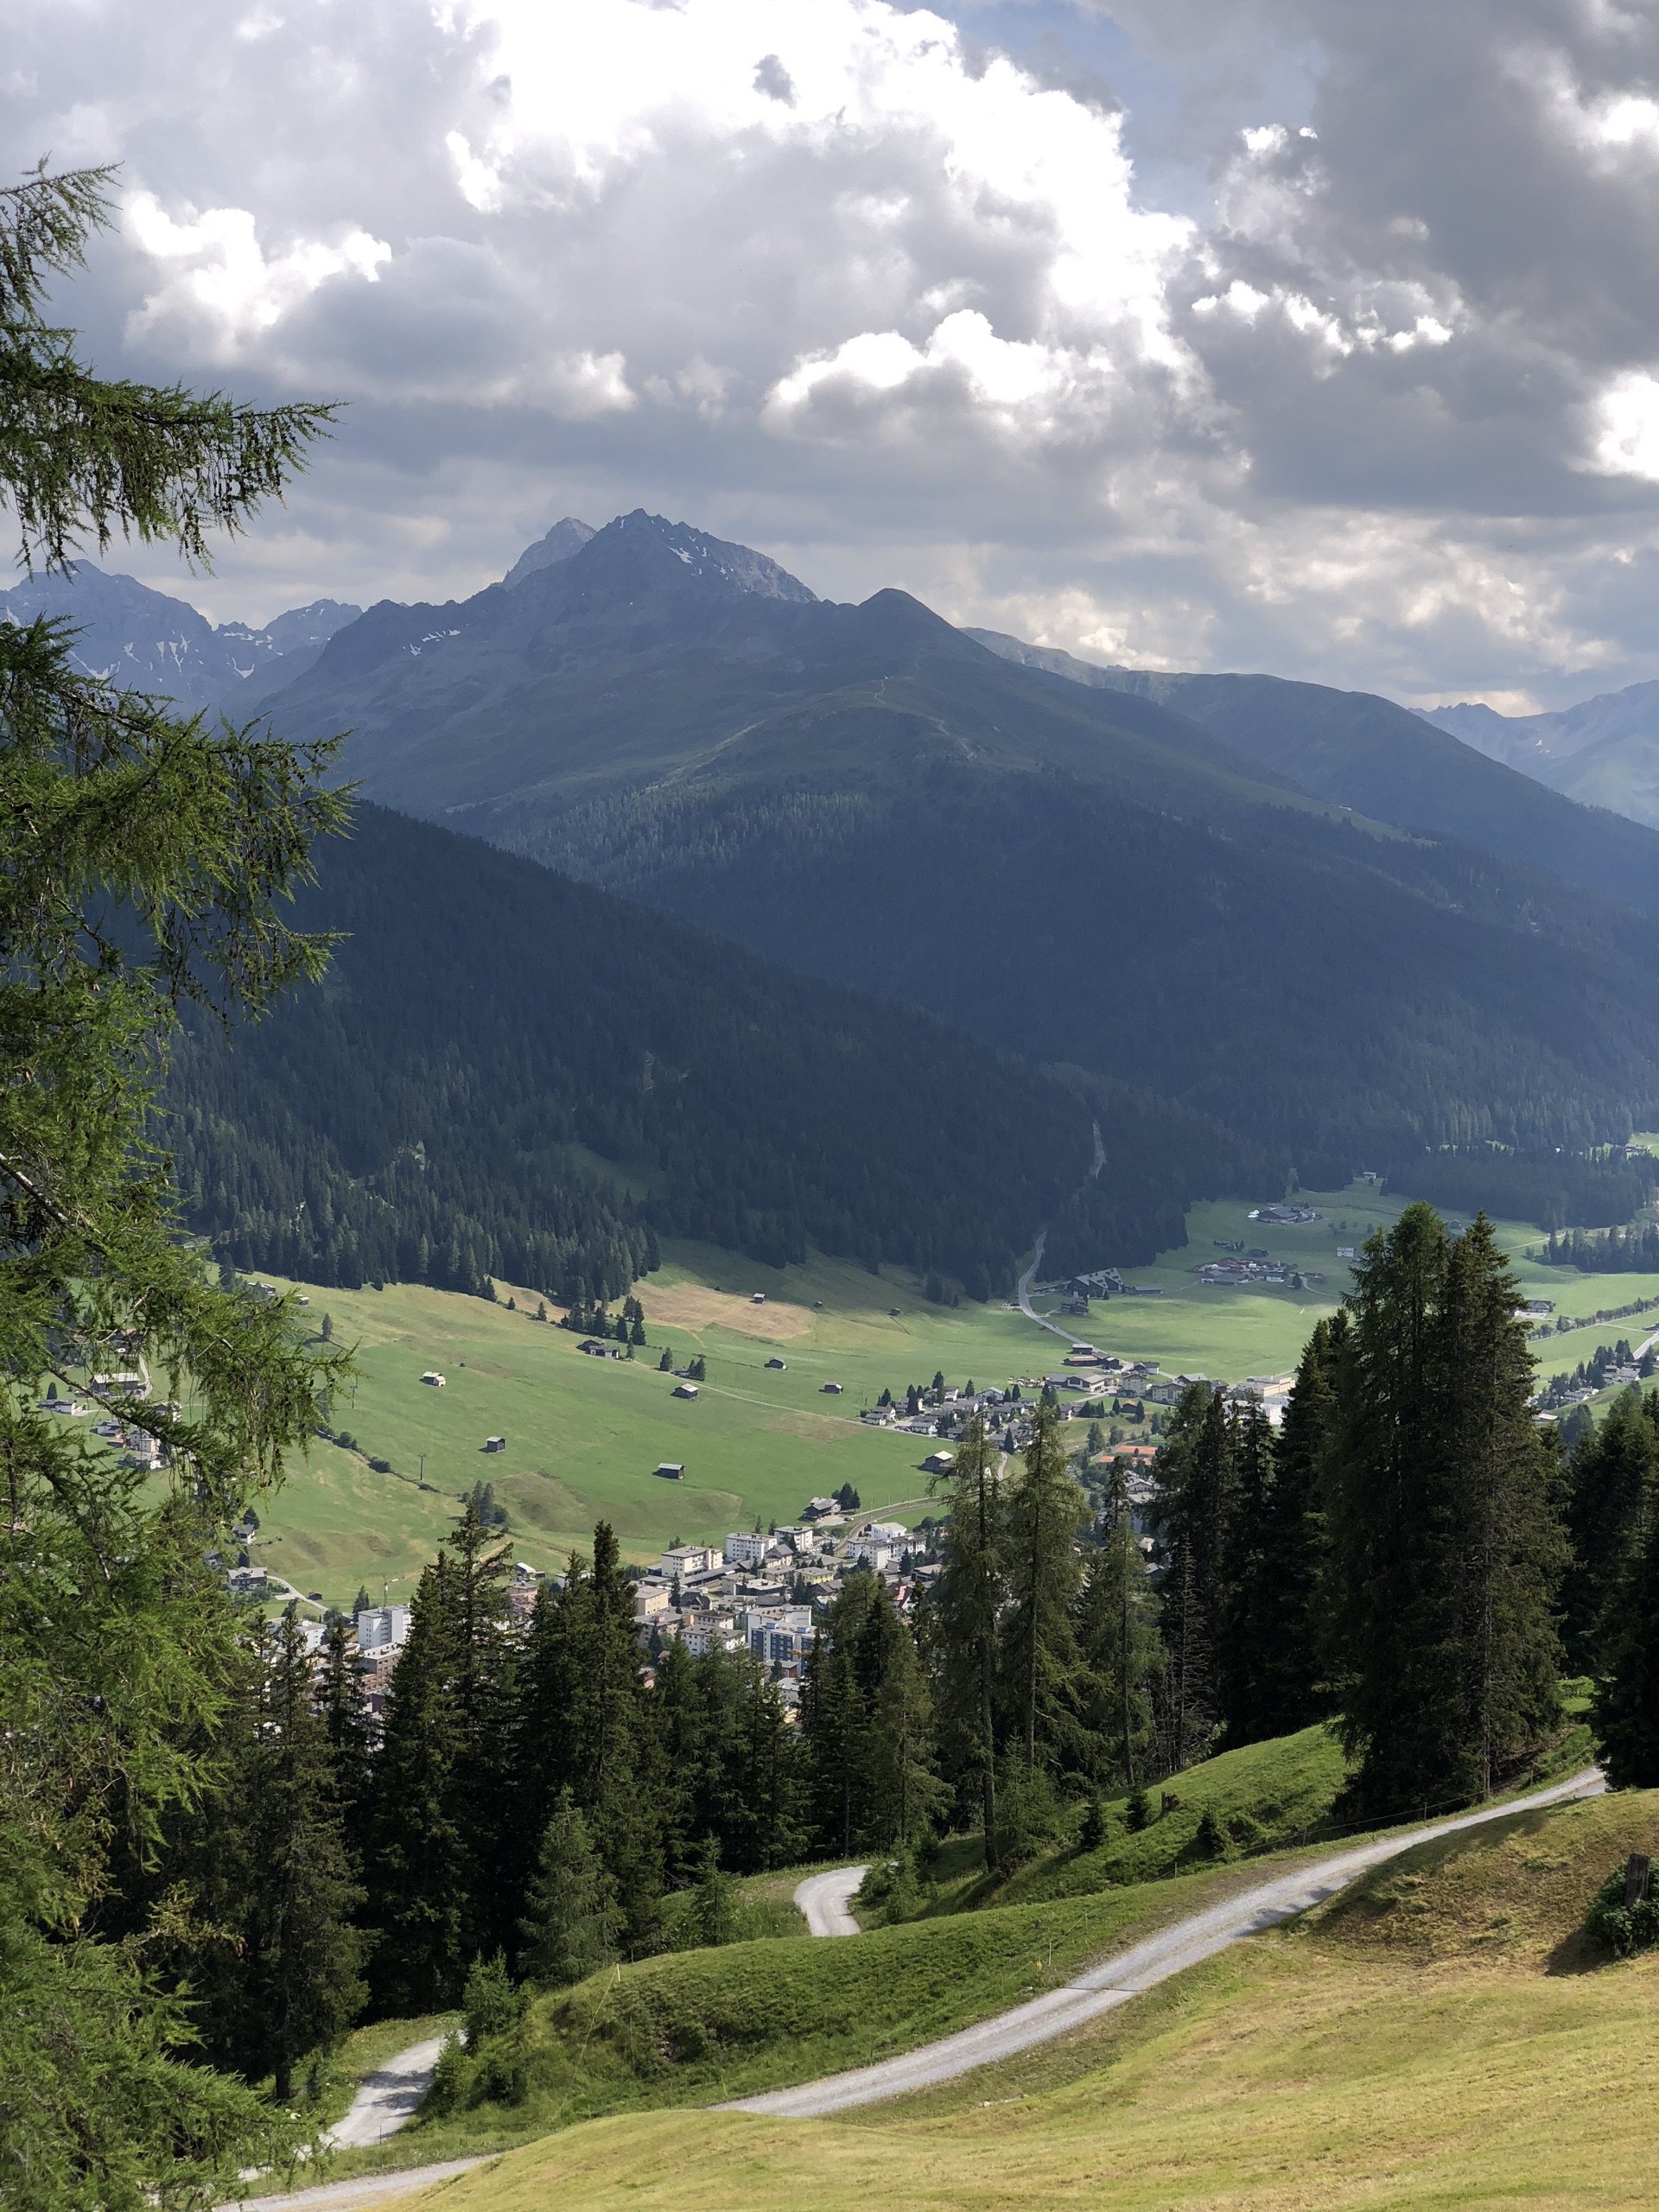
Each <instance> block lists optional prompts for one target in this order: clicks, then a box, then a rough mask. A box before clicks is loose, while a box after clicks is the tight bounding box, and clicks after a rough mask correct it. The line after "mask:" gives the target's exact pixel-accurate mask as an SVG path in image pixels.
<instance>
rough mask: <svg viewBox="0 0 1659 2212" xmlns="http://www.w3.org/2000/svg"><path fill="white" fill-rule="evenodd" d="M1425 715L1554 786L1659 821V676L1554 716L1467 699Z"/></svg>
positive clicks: (1635, 818)
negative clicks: (1503, 711) (1510, 711)
mask: <svg viewBox="0 0 1659 2212" xmlns="http://www.w3.org/2000/svg"><path fill="white" fill-rule="evenodd" d="M1423 720H1424V721H1429V722H1433V724H1434V726H1435V728H1437V729H1443V730H1448V731H1450V733H1451V734H1452V736H1453V737H1456V738H1459V739H1461V740H1462V741H1463V743H1464V744H1465V745H1471V746H1473V747H1475V749H1476V751H1477V752H1479V753H1486V754H1487V755H1489V757H1490V758H1491V759H1492V760H1503V761H1507V762H1508V763H1509V765H1510V766H1511V767H1514V768H1521V769H1523V770H1524V771H1525V772H1526V773H1527V774H1528V775H1529V776H1535V777H1536V778H1537V779H1538V781H1539V782H1540V783H1541V784H1548V785H1549V787H1550V789H1551V790H1552V791H1564V792H1565V793H1566V794H1567V797H1568V798H1575V799H1578V800H1580V801H1581V802H1582V803H1583V804H1585V805H1586V806H1605V807H1611V809H1612V810H1613V811H1614V812H1615V813H1618V814H1624V815H1628V816H1629V817H1630V820H1631V821H1632V822H1642V823H1647V824H1648V825H1649V827H1650V828H1659V683H1632V684H1631V685H1630V687H1629V689H1628V690H1624V691H1604V692H1602V693H1601V694H1600V695H1599V696H1598V697H1596V698H1594V699H1586V700H1585V701H1583V702H1581V704H1580V705H1579V706H1576V707H1563V708H1561V709H1560V710H1559V711H1558V712H1557V713H1554V714H1549V715H1500V714H1497V713H1495V712H1494V711H1493V709H1491V707H1484V706H1480V705H1471V704H1465V705H1462V706H1456V707H1435V708H1432V709H1425V710H1424V711H1423Z"/></svg>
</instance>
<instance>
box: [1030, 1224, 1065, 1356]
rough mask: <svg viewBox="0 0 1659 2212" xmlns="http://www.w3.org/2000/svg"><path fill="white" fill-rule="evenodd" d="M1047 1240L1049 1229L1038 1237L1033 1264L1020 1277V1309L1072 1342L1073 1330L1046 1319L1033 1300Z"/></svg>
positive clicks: (1049, 1330)
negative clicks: (1032, 1294) (1033, 1290)
mask: <svg viewBox="0 0 1659 2212" xmlns="http://www.w3.org/2000/svg"><path fill="white" fill-rule="evenodd" d="M1047 1242H1048V1231H1047V1230H1044V1231H1043V1233H1042V1235H1041V1236H1039V1238H1038V1239H1037V1249H1036V1250H1035V1251H1034V1252H1033V1254H1032V1255H1031V1265H1030V1266H1029V1267H1028V1268H1027V1269H1026V1272H1025V1273H1024V1274H1022V1275H1021V1276H1020V1288H1019V1291H1018V1293H1017V1296H1018V1298H1019V1300H1020V1312H1021V1313H1023V1314H1024V1315H1025V1317H1026V1319H1027V1321H1034V1322H1035V1323H1036V1324H1037V1325H1038V1327H1039V1329H1046V1330H1047V1331H1048V1332H1049V1333H1050V1335H1051V1336H1056V1337H1063V1338H1065V1342H1066V1343H1067V1344H1070V1343H1071V1332H1070V1331H1069V1330H1066V1329H1063V1328H1061V1327H1060V1325H1058V1322H1055V1321H1046V1320H1044V1319H1043V1317H1042V1315H1041V1314H1040V1313H1039V1312H1038V1311H1037V1309H1036V1307H1035V1306H1033V1304H1032V1302H1031V1286H1032V1285H1033V1282H1035V1281H1036V1280H1037V1270H1038V1268H1040V1267H1041V1266H1042V1264H1043V1247H1044V1245H1045V1244H1046V1243H1047Z"/></svg>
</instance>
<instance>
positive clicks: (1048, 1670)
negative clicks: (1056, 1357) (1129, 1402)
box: [999, 1406, 1094, 1777]
mask: <svg viewBox="0 0 1659 2212" xmlns="http://www.w3.org/2000/svg"><path fill="white" fill-rule="evenodd" d="M1087 1515H1088V1509H1087V1507H1086V1505H1085V1503H1084V1497H1083V1492H1082V1491H1081V1490H1080V1489H1079V1488H1078V1486H1077V1483H1076V1482H1075V1481H1074V1480H1073V1479H1072V1476H1071V1468H1070V1467H1069V1466H1068V1465H1067V1464H1066V1458H1065V1444H1064V1442H1063V1441H1062V1440H1061V1436H1060V1427H1059V1422H1058V1420H1057V1419H1056V1417H1055V1415H1054V1414H1052V1412H1051V1411H1050V1409H1049V1408H1047V1407H1046V1406H1043V1407H1039V1408H1038V1413H1037V1419H1036V1423H1035V1427H1034V1428H1033V1434H1032V1440H1031V1442H1030V1444H1029V1445H1028V1446H1027V1449H1026V1452H1025V1453H1024V1455H1023V1459H1022V1461H1021V1465H1020V1471H1019V1472H1018V1473H1017V1474H1016V1475H1015V1477H1014V1480H1013V1481H1012V1482H1011V1483H1010V1484H1009V1485H1008V1491H1007V1505H1006V1535H1005V1538H1004V1543H1005V1553H1004V1556H1005V1559H1006V1562H1007V1592H1008V1603H1007V1610H1006V1611H1005V1612H1004V1614H1003V1617H1002V1619H1001V1624H1000V1636H999V1645H1000V1651H999V1660H1000V1666H1001V1679H1002V1694H1003V1698H1004V1700H1005V1703H1006V1707H1007V1713H1008V1717H1009V1723H1010V1733H1011V1735H1012V1736H1013V1737H1014V1738H1017V1740H1018V1742H1019V1743H1020V1747H1021V1750H1022V1751H1023V1754H1024V1758H1025V1762H1026V1767H1027V1771H1028V1772H1033V1773H1034V1772H1035V1771H1036V1770H1037V1768H1038V1766H1039V1764H1040V1765H1041V1766H1042V1767H1043V1768H1044V1769H1045V1770H1046V1771H1047V1772H1048V1773H1049V1774H1050V1775H1051V1776H1052V1777H1058V1776H1060V1775H1062V1774H1065V1773H1087V1772H1089V1771H1090V1768H1091V1767H1092V1765H1093V1763H1094V1762H1093V1746H1092V1743H1091V1739H1090V1731H1089V1726H1088V1722H1087V1719H1085V1717H1084V1713H1085V1705H1086V1691H1085V1687H1084V1679H1083V1667H1082V1662H1081V1661H1080V1659H1079V1656H1078V1653H1077V1632H1076V1624H1075V1621H1074V1618H1073V1616H1074V1613H1075V1611H1076V1607H1077V1592H1078V1588H1079V1585H1080V1583H1081V1580H1082V1573H1083V1569H1082V1563H1081V1560H1080V1559H1079V1557H1078V1553H1077V1539H1078V1537H1079V1535H1080V1534H1081V1533H1082V1529H1083V1526H1084V1521H1085V1520H1086V1518H1087Z"/></svg>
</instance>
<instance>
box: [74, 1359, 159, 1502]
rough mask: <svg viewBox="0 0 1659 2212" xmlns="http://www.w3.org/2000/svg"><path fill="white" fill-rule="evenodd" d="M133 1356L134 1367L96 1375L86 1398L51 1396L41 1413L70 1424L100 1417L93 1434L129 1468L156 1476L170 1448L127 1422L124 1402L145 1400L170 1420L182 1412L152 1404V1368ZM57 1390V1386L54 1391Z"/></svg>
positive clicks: (132, 1402)
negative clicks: (109, 1447)
mask: <svg viewBox="0 0 1659 2212" xmlns="http://www.w3.org/2000/svg"><path fill="white" fill-rule="evenodd" d="M129 1356H130V1357H132V1358H133V1361H134V1363H133V1365H132V1366H130V1367H121V1368H113V1369H111V1370H109V1372H108V1373H106V1374H102V1375H94V1376H92V1380H91V1382H90V1383H88V1384H87V1386H86V1388H87V1395H86V1397H84V1398H83V1397H79V1396H76V1395H73V1393H72V1394H71V1395H69V1396H67V1397H58V1396H56V1395H48V1396H47V1397H44V1398H42V1399H41V1402H40V1411H41V1413H43V1414H59V1415H60V1416H61V1417H62V1418H63V1419H64V1420H66V1421H85V1420H86V1417H87V1415H88V1414H97V1415H98V1416H99V1418H98V1419H97V1420H96V1421H93V1423H92V1434H93V1435H94V1436H96V1437H99V1438H100V1439H101V1440H102V1441H103V1442H105V1444H107V1445H109V1446H111V1449H112V1450H113V1451H116V1452H119V1453H120V1454H121V1457H122V1459H124V1461H125V1463H126V1464H127V1465H128V1466H130V1467H142V1468H143V1469H144V1470H145V1471H146V1472H149V1473H153V1472H154V1471H156V1469H157V1468H158V1467H163V1466H165V1465H167V1446H165V1445H164V1444H163V1443H162V1440H161V1439H160V1438H159V1437H156V1436H152V1435H151V1434H150V1433H149V1430H148V1429H147V1428H141V1427H138V1426H137V1423H136V1422H134V1421H125V1420H123V1418H122V1416H121V1414H120V1411H119V1408H121V1406H122V1405H123V1404H124V1403H125V1404H136V1403H137V1402H139V1401H143V1402H144V1404H145V1405H146V1406H147V1407H148V1408H149V1411H150V1412H151V1413H153V1414H161V1415H162V1417H163V1418H164V1419H169V1420H172V1419H176V1418H177V1416H178V1411H179V1409H178V1408H177V1407H176V1406H175V1405H168V1404H164V1403H162V1402H161V1401H159V1400H156V1401H155V1402H152V1401H151V1399H150V1381H149V1368H148V1367H147V1366H146V1364H145V1363H144V1360H143V1356H142V1354H131V1353H130V1355H129ZM55 1388H56V1386H55V1385H54V1386H53V1389H54V1391H55Z"/></svg>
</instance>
